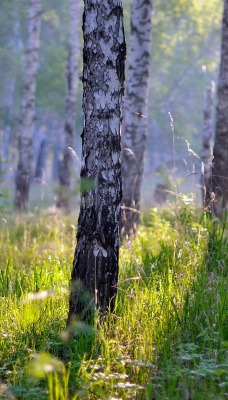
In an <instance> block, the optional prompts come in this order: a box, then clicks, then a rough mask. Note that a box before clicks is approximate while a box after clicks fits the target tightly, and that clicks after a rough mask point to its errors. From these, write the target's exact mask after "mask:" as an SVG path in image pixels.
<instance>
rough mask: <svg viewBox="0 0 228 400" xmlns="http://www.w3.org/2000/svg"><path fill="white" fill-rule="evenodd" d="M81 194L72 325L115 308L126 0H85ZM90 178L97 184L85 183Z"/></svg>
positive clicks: (73, 285)
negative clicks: (97, 310) (76, 319)
mask: <svg viewBox="0 0 228 400" xmlns="http://www.w3.org/2000/svg"><path fill="white" fill-rule="evenodd" d="M84 6H85V8H84V16H83V36H84V50H83V62H84V65H83V77H82V80H83V112H84V129H83V132H82V164H81V179H82V186H84V187H85V190H84V191H82V193H81V207H80V213H79V219H78V230H77V246H76V250H75V256H74V262H73V271H72V291H71V295H70V305H69V316H68V324H69V323H70V321H72V319H74V318H81V319H82V320H86V321H88V320H90V318H91V317H92V316H93V313H94V310H95V309H99V310H100V312H102V313H104V312H106V311H107V310H108V309H109V308H110V310H111V311H112V310H113V308H114V301H115V296H116V291H117V278H118V255H119V225H120V215H121V206H120V203H121V197H122V191H121V167H120V124H121V119H122V98H123V94H124V63H125V52H126V46H125V39H124V29H123V9H122V1H121V0H102V1H100V0H85V1H84ZM85 181H86V182H87V183H88V182H90V183H92V185H93V186H91V185H90V187H89V186H88V185H83V182H85Z"/></svg>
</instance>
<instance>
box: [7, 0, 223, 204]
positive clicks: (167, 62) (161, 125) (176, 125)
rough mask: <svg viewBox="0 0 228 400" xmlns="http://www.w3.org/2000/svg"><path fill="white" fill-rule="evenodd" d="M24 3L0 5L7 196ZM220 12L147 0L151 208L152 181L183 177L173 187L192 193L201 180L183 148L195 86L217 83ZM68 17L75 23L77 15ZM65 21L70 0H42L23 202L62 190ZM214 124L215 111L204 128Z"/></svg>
mask: <svg viewBox="0 0 228 400" xmlns="http://www.w3.org/2000/svg"><path fill="white" fill-rule="evenodd" d="M130 6H131V2H130V1H128V0H125V1H124V4H123V8H124V24H125V34H126V40H127V45H128V39H129V35H130ZM28 10H29V1H23V2H19V1H15V2H8V1H6V0H2V2H1V17H0V18H1V20H0V52H1V59H2V63H1V65H2V66H1V69H0V81H1V87H2V91H1V95H0V124H1V125H0V130H1V131H0V132H1V159H2V167H1V169H2V170H4V171H5V172H4V179H5V186H7V187H8V188H10V190H11V192H12V193H13V191H14V176H15V172H16V168H17V163H18V152H17V143H18V138H19V133H20V124H21V105H22V97H23V90H24V89H23V88H24V79H25V75H26V70H25V66H26V49H27V43H28ZM221 18H222V2H221V1H219V0H211V1H201V2H199V1H197V0H192V1H168V2H167V1H156V0H155V1H154V2H153V12H152V43H151V66H150V93H149V100H148V115H147V117H148V139H147V145H146V153H145V172H144V180H143V187H142V190H143V193H144V195H143V196H142V198H143V205H146V206H150V205H151V204H152V203H153V201H154V195H153V193H154V190H155V187H156V185H157V184H163V185H166V186H167V185H168V186H170V180H171V181H172V179H173V178H174V177H175V178H177V177H181V178H183V182H182V181H181V182H182V186H181V190H182V191H189V190H190V191H194V192H196V193H197V196H198V197H199V200H200V189H199V187H197V184H198V183H199V182H200V174H201V161H200V160H199V159H198V158H197V157H194V156H193V153H192V152H191V151H189V148H190V149H191V150H193V151H194V153H196V154H197V155H200V154H201V146H202V134H201V132H202V129H203V107H204V93H205V89H206V87H207V86H210V82H211V81H215V82H217V76H218V66H219V59H220V40H221ZM77 24H78V25H79V27H80V26H81V17H79V18H78V21H77ZM69 27H70V2H68V1H66V0H64V1H57V2H56V1H55V2H53V1H51V0H48V1H45V2H43V3H42V19H41V36H40V50H39V58H38V67H37V81H36V98H35V108H34V114H35V122H34V130H33V153H32V164H31V175H32V180H31V182H32V185H33V188H34V189H33V190H32V191H31V193H30V201H29V207H34V206H36V205H38V204H39V205H44V206H47V205H48V206H50V205H52V204H56V203H58V199H59V196H60V194H61V189H60V188H61V186H59V166H60V165H62V163H63V158H64V146H65V144H64V142H65V139H64V129H65V128H66V123H67V122H66V121H67V117H66V105H65V103H66V95H67V94H66V93H67V92H66V86H67V80H66V73H67V72H66V71H67V59H69V47H70V40H69V35H70V28H69ZM79 36H80V38H79V41H80V43H79V56H78V76H79V77H80V76H81V75H82V47H83V44H82V33H81V30H79ZM128 54H129V52H128ZM127 63H128V59H127ZM127 65H128V64H127ZM126 71H127V69H126ZM77 82H78V89H77V99H76V105H75V114H76V120H75V127H74V128H75V134H74V137H73V140H72V141H71V144H72V146H70V147H72V149H73V150H74V151H75V152H76V155H77V156H75V154H73V152H70V156H71V162H72V169H71V171H72V179H71V184H70V191H72V190H73V191H74V193H76V196H75V194H73V196H71V201H72V199H75V198H76V197H77V193H78V192H79V183H78V182H79V171H80V162H79V161H78V159H77V157H78V158H79V159H80V154H81V139H80V135H81V133H82V108H81V102H82V100H81V99H82V82H81V80H80V79H77ZM136 112H137V110H136ZM169 113H170V114H169ZM170 115H171V118H172V120H173V123H171V119H170ZM68 119H69V117H68ZM213 121H214V116H212V125H213V124H214V122H213ZM171 125H172V126H171ZM64 127H65V128H64ZM186 141H187V142H188V143H189V146H190V147H189V148H188V144H187V142H186ZM170 173H171V174H170ZM191 174H192V175H191ZM37 183H38V185H37ZM169 189H170V187H169ZM67 190H68V189H67ZM63 191H64V190H63ZM155 198H156V195H155ZM11 200H13V194H12V196H11ZM8 201H9V202H10V200H8Z"/></svg>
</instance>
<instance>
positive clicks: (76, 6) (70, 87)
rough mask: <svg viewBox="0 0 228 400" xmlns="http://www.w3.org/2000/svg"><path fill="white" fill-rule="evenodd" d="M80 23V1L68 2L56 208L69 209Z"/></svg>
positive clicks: (71, 0)
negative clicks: (63, 114)
mask: <svg viewBox="0 0 228 400" xmlns="http://www.w3.org/2000/svg"><path fill="white" fill-rule="evenodd" d="M79 21H81V0H70V36H69V54H68V60H67V68H66V86H67V88H66V122H65V128H64V129H65V144H64V150H63V158H62V160H61V162H60V168H59V184H60V192H59V199H58V202H57V206H58V207H63V208H65V209H67V210H68V209H69V188H70V177H71V173H70V166H71V157H72V155H71V152H70V150H69V147H71V148H73V147H74V137H75V119H76V95H77V85H78V55H79V43H80V40H79V27H80V23H79Z"/></svg>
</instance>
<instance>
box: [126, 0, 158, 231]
mask: <svg viewBox="0 0 228 400" xmlns="http://www.w3.org/2000/svg"><path fill="white" fill-rule="evenodd" d="M151 15H152V0H133V2H132V11H131V36H130V51H129V61H128V78H127V85H126V100H125V112H124V123H123V132H122V177H123V212H122V233H123V234H124V235H131V234H133V233H134V232H135V230H136V225H137V223H138V219H139V210H140V191H141V183H142V175H143V168H144V162H143V160H144V152H145V143H146V137H147V120H148V116H147V113H148V95H149V78H150V65H151Z"/></svg>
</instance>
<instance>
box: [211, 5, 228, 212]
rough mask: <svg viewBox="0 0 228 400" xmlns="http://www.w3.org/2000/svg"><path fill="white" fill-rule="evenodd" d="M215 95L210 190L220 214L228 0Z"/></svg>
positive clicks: (227, 159) (226, 173) (226, 134)
mask: <svg viewBox="0 0 228 400" xmlns="http://www.w3.org/2000/svg"><path fill="white" fill-rule="evenodd" d="M217 97H218V102H217V115H216V129H215V144H214V151H213V155H214V159H213V166H212V191H213V193H214V196H215V200H214V204H213V207H212V211H213V212H215V213H216V214H217V215H221V214H222V212H223V210H224V209H225V208H226V205H227V201H228V0H224V14H223V21H222V44H221V64H220V73H219V81H218V93H217Z"/></svg>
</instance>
